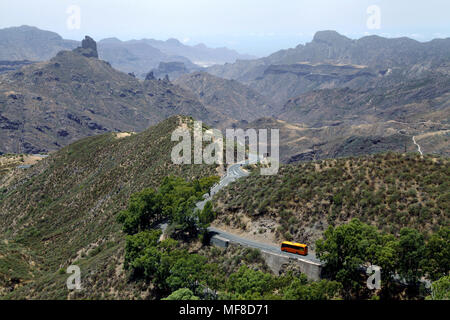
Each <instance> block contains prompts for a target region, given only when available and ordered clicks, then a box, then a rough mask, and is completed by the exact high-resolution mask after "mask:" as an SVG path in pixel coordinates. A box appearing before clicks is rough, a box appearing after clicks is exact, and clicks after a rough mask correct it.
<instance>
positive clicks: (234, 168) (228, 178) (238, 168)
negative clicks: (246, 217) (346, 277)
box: [196, 155, 320, 263]
mask: <svg viewBox="0 0 450 320" xmlns="http://www.w3.org/2000/svg"><path fill="white" fill-rule="evenodd" d="M249 158H250V160H249V161H242V162H239V163H236V164H233V165H231V166H229V167H228V170H227V173H226V175H225V176H224V177H223V178H222V179H220V181H219V183H218V184H216V185H215V186H213V187H212V188H211V191H210V193H209V195H208V196H207V197H205V200H203V201H200V202H197V204H196V207H197V208H198V209H200V210H202V209H203V207H204V206H205V204H206V202H207V201H209V200H211V198H212V196H213V195H214V194H216V193H217V192H218V191H219V190H220V189H222V188H224V187H226V186H227V185H228V184H230V183H231V182H233V181H235V180H237V179H239V178H242V177H246V176H248V175H249V173H248V172H245V171H244V170H242V166H243V165H245V164H246V163H248V162H250V163H254V162H256V161H257V158H258V157H257V156H256V155H253V156H252V155H251V156H250V157H249ZM208 231H209V232H211V233H213V234H216V235H218V236H220V237H222V238H225V239H227V240H228V241H230V242H234V243H238V244H241V245H244V246H247V247H251V248H255V249H260V250H264V251H270V252H274V253H277V254H280V255H283V256H286V257H289V258H293V259H298V260H308V261H311V262H315V263H320V260H318V259H317V258H316V256H315V255H314V253H309V254H308V255H307V256H301V255H298V254H293V253H289V252H284V251H281V249H280V247H277V246H272V245H268V244H265V243H260V242H256V241H252V240H248V239H245V238H242V237H239V236H237V235H235V234H232V233H228V232H225V231H223V230H220V229H217V228H213V227H210V228H208Z"/></svg>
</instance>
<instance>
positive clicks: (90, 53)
mask: <svg viewBox="0 0 450 320" xmlns="http://www.w3.org/2000/svg"><path fill="white" fill-rule="evenodd" d="M74 51H75V52H77V53H79V54H81V55H83V56H85V57H87V58H97V59H98V52H97V43H96V42H95V40H94V39H92V38H91V37H89V36H86V37H85V38H84V40H83V41H81V47H78V48H76V49H75V50H74Z"/></svg>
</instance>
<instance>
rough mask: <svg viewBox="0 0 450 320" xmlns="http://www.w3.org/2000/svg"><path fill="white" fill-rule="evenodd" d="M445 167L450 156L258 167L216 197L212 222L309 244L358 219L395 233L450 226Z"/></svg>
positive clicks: (268, 238) (387, 156)
mask: <svg viewBox="0 0 450 320" xmlns="http://www.w3.org/2000/svg"><path fill="white" fill-rule="evenodd" d="M449 168H450V167H449V160H448V158H437V157H431V156H425V157H423V158H422V157H420V155H418V154H397V153H386V154H379V155H373V156H361V157H350V158H341V159H332V160H322V161H314V162H305V163H299V164H295V165H285V166H282V167H281V168H280V171H279V173H278V174H277V175H273V176H261V175H259V173H256V172H257V171H258V170H255V172H254V173H252V174H251V175H250V176H248V177H246V178H242V179H240V180H238V181H237V182H235V183H233V184H231V185H230V186H228V187H227V188H225V189H223V190H222V191H220V192H219V193H218V194H217V195H216V196H215V198H214V207H215V210H216V211H217V216H218V219H217V220H216V222H215V225H216V226H219V227H222V228H224V229H228V230H232V231H234V232H236V233H244V234H247V235H248V236H251V237H256V238H257V239H260V240H261V241H263V242H267V241H269V242H272V243H279V242H280V241H281V240H295V241H300V242H303V243H308V244H309V245H310V246H311V247H312V248H313V249H314V243H315V241H316V240H317V239H319V238H320V237H321V236H322V234H323V232H324V230H326V229H327V227H328V226H329V225H341V224H343V223H346V222H348V221H350V220H351V219H352V218H355V217H356V218H359V219H360V220H361V221H363V222H366V223H369V224H372V225H374V226H376V227H377V228H379V229H380V230H383V231H386V232H388V233H393V234H396V233H398V232H399V230H400V229H401V228H402V227H413V228H415V229H417V230H419V231H421V232H424V233H427V232H431V231H436V230H438V229H439V227H443V226H449V225H450V216H449V212H450V193H449V189H450V188H449V181H450V170H449Z"/></svg>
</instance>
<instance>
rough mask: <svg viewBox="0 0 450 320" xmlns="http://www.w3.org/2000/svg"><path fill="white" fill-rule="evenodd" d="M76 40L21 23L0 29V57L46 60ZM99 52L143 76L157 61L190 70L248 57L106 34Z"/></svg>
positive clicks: (71, 46)
mask: <svg viewBox="0 0 450 320" xmlns="http://www.w3.org/2000/svg"><path fill="white" fill-rule="evenodd" d="M79 45H80V42H79V41H74V40H66V39H63V38H62V37H61V36H59V35H58V34H57V33H54V32H51V31H45V30H41V29H38V28H36V27H30V26H21V27H12V28H5V29H0V61H1V60H6V61H17V60H30V61H47V60H49V59H51V58H52V57H54V56H55V55H56V54H57V53H58V52H59V51H62V50H72V49H74V48H76V47H77V46H79ZM98 50H99V56H100V58H101V59H102V60H105V61H108V62H109V63H111V65H112V66H113V67H114V68H116V69H118V70H120V71H123V72H125V73H131V72H133V73H135V74H136V76H138V77H140V78H144V77H145V75H146V73H148V72H149V71H150V70H151V69H153V68H156V67H157V66H158V64H159V63H160V62H182V63H184V64H185V65H186V67H187V69H188V70H190V71H194V70H198V68H200V67H203V66H210V65H213V64H223V63H226V62H234V61H236V59H251V58H253V57H252V56H248V55H241V54H239V53H238V52H236V51H234V50H230V49H228V48H225V47H224V48H208V47H207V46H205V45H204V44H198V45H195V46H189V45H185V44H183V43H181V42H179V41H178V40H176V39H169V40H167V41H160V40H154V39H142V40H130V41H121V40H119V39H117V38H108V39H103V40H101V41H99V43H98Z"/></svg>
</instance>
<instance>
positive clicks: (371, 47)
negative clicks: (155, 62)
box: [208, 31, 450, 82]
mask: <svg viewBox="0 0 450 320" xmlns="http://www.w3.org/2000/svg"><path fill="white" fill-rule="evenodd" d="M449 60H450V38H447V39H435V40H432V41H429V42H423V43H421V42H418V41H415V40H412V39H409V38H406V37H404V38H392V39H388V38H383V37H379V36H367V37H363V38H360V39H358V40H352V39H349V38H347V37H345V36H343V35H340V34H339V33H337V32H336V31H319V32H317V33H316V34H315V36H314V38H313V40H312V41H311V42H310V43H307V44H305V45H301V44H300V45H298V46H297V47H296V48H293V49H287V50H280V51H278V52H275V53H273V54H272V55H270V56H268V57H265V58H261V59H256V60H250V61H237V62H236V63H235V64H225V65H223V66H213V67H210V68H208V72H210V73H212V74H214V75H217V76H219V77H223V78H227V79H236V80H239V81H243V82H247V81H249V80H252V79H255V78H257V77H258V76H261V75H262V74H263V72H264V70H265V69H266V68H267V67H268V66H270V65H279V64H296V63H299V62H308V63H311V64H316V63H329V64H352V65H364V66H367V67H370V68H373V69H377V70H386V69H388V68H391V69H393V68H404V67H409V68H413V67H414V68H413V70H415V71H417V72H420V73H423V72H426V71H428V70H433V69H434V70H436V69H438V70H440V71H441V72H443V73H447V74H448V72H449V66H450V65H449Z"/></svg>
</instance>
